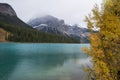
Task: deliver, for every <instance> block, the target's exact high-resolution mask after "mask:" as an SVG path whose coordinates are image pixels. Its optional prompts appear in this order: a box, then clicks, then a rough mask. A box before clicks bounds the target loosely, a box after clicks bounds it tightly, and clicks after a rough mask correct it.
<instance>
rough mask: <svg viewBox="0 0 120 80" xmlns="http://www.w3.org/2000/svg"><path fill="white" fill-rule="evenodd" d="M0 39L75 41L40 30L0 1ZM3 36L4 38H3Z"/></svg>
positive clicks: (54, 41)
mask: <svg viewBox="0 0 120 80" xmlns="http://www.w3.org/2000/svg"><path fill="white" fill-rule="evenodd" d="M0 36H2V37H0V40H4V41H6V40H7V41H13V42H44V43H75V42H76V41H75V40H74V39H72V38H70V37H68V36H63V35H57V34H56V35H55V34H50V33H45V32H40V31H38V30H36V29H34V28H32V27H31V26H29V25H28V24H26V23H24V22H23V21H22V20H20V19H19V18H18V17H17V14H16V12H15V11H14V9H13V8H12V7H11V6H10V5H9V4H6V3H0ZM3 38H4V39H3Z"/></svg>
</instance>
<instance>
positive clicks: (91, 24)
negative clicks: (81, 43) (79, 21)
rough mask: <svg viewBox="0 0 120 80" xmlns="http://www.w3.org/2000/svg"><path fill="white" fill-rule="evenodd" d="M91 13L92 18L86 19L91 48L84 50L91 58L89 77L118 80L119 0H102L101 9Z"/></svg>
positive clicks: (97, 79) (119, 55) (119, 49)
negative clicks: (96, 30) (91, 65)
mask: <svg viewBox="0 0 120 80" xmlns="http://www.w3.org/2000/svg"><path fill="white" fill-rule="evenodd" d="M92 13H93V14H92V15H93V16H91V15H89V16H87V17H86V22H87V25H88V28H89V29H90V31H91V34H90V41H91V47H90V49H89V50H88V49H85V51H86V53H87V54H88V55H90V56H91V57H92V62H93V69H92V70H91V71H93V72H91V73H92V76H91V77H93V78H94V80H120V79H119V78H118V76H120V74H118V73H119V72H120V0H104V1H103V5H102V9H101V10H99V8H98V6H95V8H94V9H93V10H92ZM95 28H97V29H98V32H97V33H95V32H94V29H95Z"/></svg>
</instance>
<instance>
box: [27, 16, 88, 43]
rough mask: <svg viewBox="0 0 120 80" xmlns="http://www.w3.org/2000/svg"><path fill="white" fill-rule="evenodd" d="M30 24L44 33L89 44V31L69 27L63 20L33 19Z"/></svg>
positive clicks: (74, 26) (45, 17) (50, 17)
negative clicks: (67, 37) (68, 37)
mask: <svg viewBox="0 0 120 80" xmlns="http://www.w3.org/2000/svg"><path fill="white" fill-rule="evenodd" d="M28 24H29V25H30V26H32V27H33V28H35V29H37V30H39V31H42V32H46V33H52V34H62V35H66V36H70V37H73V38H75V39H77V40H78V41H79V42H82V43H84V42H89V39H88V37H89V30H88V29H86V28H81V27H78V25H73V26H71V25H68V24H66V23H65V21H64V20H63V19H58V18H56V17H54V16H51V15H45V16H42V17H38V18H35V19H32V20H30V21H29V22H28Z"/></svg>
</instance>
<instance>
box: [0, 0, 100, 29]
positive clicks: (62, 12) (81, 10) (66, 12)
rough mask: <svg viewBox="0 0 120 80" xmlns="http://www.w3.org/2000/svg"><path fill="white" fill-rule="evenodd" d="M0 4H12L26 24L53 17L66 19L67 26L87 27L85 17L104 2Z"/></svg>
mask: <svg viewBox="0 0 120 80" xmlns="http://www.w3.org/2000/svg"><path fill="white" fill-rule="evenodd" d="M0 3H8V4H10V5H11V6H12V7H13V8H14V10H15V11H16V13H17V16H18V17H19V18H20V19H22V20H23V21H25V22H28V21H29V20H30V19H32V18H35V17H40V16H43V15H52V16H55V17H57V18H60V19H64V20H65V22H66V24H70V25H73V24H79V25H80V26H81V27H86V23H85V22H84V19H85V16H86V15H87V14H89V13H90V12H91V9H92V8H93V7H94V5H95V4H98V5H99V6H100V5H101V3H102V0H0Z"/></svg>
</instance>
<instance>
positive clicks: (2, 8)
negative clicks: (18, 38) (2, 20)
mask: <svg viewBox="0 0 120 80" xmlns="http://www.w3.org/2000/svg"><path fill="white" fill-rule="evenodd" d="M0 13H1V14H4V15H9V16H17V15H16V12H15V11H14V9H13V8H12V7H11V6H10V5H9V4H6V3H0Z"/></svg>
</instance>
